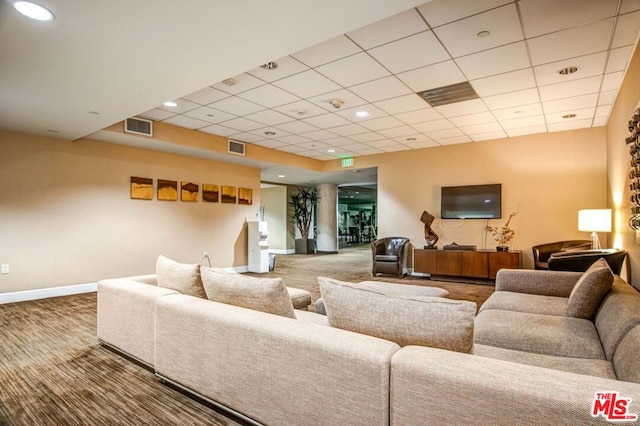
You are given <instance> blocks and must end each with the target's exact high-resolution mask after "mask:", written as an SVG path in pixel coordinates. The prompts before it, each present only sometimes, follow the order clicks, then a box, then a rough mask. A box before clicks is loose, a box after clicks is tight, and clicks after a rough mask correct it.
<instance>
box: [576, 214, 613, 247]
mask: <svg viewBox="0 0 640 426" xmlns="http://www.w3.org/2000/svg"><path fill="white" fill-rule="evenodd" d="M578 231H583V232H591V250H600V249H602V247H601V246H600V239H599V238H598V232H611V209H586V210H578Z"/></svg>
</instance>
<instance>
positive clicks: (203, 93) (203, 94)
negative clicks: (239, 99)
mask: <svg viewBox="0 0 640 426" xmlns="http://www.w3.org/2000/svg"><path fill="white" fill-rule="evenodd" d="M228 96H229V94H228V93H225V92H223V91H222V90H218V89H214V88H213V87H205V88H204V89H202V90H198V91H197V92H193V93H192V94H190V95H187V96H183V98H184V99H186V100H188V101H191V102H195V103H197V104H200V105H207V104H210V103H211V102H215V101H219V100H220V99H224V98H226V97H228Z"/></svg>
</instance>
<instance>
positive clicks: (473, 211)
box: [440, 183, 502, 219]
mask: <svg viewBox="0 0 640 426" xmlns="http://www.w3.org/2000/svg"><path fill="white" fill-rule="evenodd" d="M440 217H442V219H500V218H501V217H502V184H499V183H496V184H490V185H465V186H443V187H442V192H441V197H440Z"/></svg>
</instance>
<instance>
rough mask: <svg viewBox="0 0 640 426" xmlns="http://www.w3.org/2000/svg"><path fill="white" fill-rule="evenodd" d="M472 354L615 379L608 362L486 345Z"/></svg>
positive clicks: (475, 349)
mask: <svg viewBox="0 0 640 426" xmlns="http://www.w3.org/2000/svg"><path fill="white" fill-rule="evenodd" d="M473 353H474V355H477V356H482V357H485V358H493V359H501V360H503V361H509V362H515V363H518V364H527V365H535V366H537V367H544V368H550V369H552V370H559V371H567V372H569V373H576V374H585V375H587V376H596V377H602V378H605V379H612V380H616V379H617V377H616V373H615V371H614V369H613V365H612V364H611V363H610V362H609V361H605V360H603V359H587V358H569V357H564V356H554V355H542V354H536V353H532V352H522V351H514V350H512V349H504V348H496V347H495V346H486V345H474V347H473Z"/></svg>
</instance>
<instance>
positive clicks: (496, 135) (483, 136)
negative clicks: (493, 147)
mask: <svg viewBox="0 0 640 426" xmlns="http://www.w3.org/2000/svg"><path fill="white" fill-rule="evenodd" d="M469 137H470V138H471V140H472V141H474V142H482V141H490V140H494V139H502V138H506V137H508V136H507V134H506V133H505V131H504V130H500V131H498V132H489V133H478V134H476V135H469Z"/></svg>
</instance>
